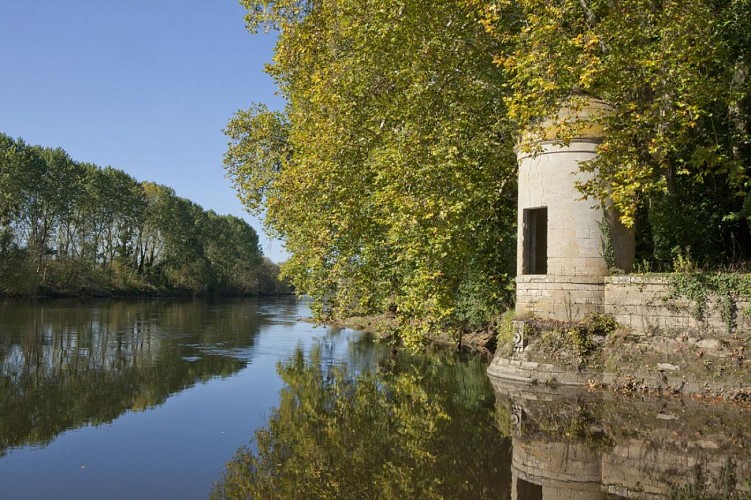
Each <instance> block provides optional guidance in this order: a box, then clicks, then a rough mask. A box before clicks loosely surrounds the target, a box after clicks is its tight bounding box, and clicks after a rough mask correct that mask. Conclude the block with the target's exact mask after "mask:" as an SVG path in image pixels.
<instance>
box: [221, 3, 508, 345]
mask: <svg viewBox="0 0 751 500" xmlns="http://www.w3.org/2000/svg"><path fill="white" fill-rule="evenodd" d="M243 3H244V5H245V6H246V7H247V8H248V10H249V13H248V17H247V20H248V24H249V27H250V28H251V30H254V29H260V28H262V27H265V28H274V29H280V30H281V31H280V37H279V42H278V44H277V47H276V52H275V56H274V63H273V64H272V65H271V66H270V69H269V72H270V73H271V74H272V76H274V78H275V79H276V80H277V82H278V84H279V86H280V88H281V90H282V93H283V94H284V96H285V97H286V99H287V102H288V106H287V108H286V110H285V113H284V114H279V113H271V112H269V111H268V110H265V109H263V108H259V107H253V108H251V109H250V110H249V111H247V112H240V113H238V115H236V117H235V118H234V119H233V120H232V121H231V122H230V124H229V126H228V127H227V132H228V134H229V136H230V139H231V143H230V149H229V152H228V154H227V168H228V172H229V175H230V177H232V178H233V180H234V181H235V184H236V186H237V187H238V189H239V191H240V196H241V198H242V199H244V200H246V201H248V202H249V203H248V204H249V206H250V208H251V209H254V208H255V209H261V210H264V211H265V212H264V213H265V216H266V220H267V223H268V225H269V226H270V227H271V228H272V229H273V230H275V231H276V232H277V234H279V235H280V236H282V237H284V239H285V242H286V246H287V248H288V249H289V250H290V252H291V257H290V259H289V261H288V262H287V263H286V264H285V266H284V267H283V272H284V273H285V274H286V275H287V276H289V277H290V279H291V280H292V282H293V283H294V285H295V286H296V287H297V289H298V290H299V291H301V292H303V293H307V294H309V295H311V296H312V297H313V298H314V299H315V300H316V305H317V307H318V313H324V312H329V313H331V314H348V313H352V312H353V311H364V312H373V311H385V310H392V311H396V312H398V313H399V314H400V315H401V316H402V317H404V318H416V319H417V320H418V321H415V322H411V323H410V324H411V325H412V326H414V327H415V328H414V331H412V333H414V334H415V335H412V336H411V337H410V338H412V339H413V340H419V338H420V337H421V333H423V332H424V330H425V329H427V328H430V327H431V326H435V325H443V324H444V323H445V322H447V321H454V320H456V319H457V318H458V317H459V316H460V315H461V313H462V311H460V310H459V309H458V308H457V304H459V303H461V301H460V300H459V296H460V295H461V294H462V293H465V292H466V293H468V292H469V291H472V293H475V292H477V291H478V290H479V289H480V288H479V287H476V286H470V284H469V283H468V282H469V281H474V282H489V283H492V284H493V285H494V286H492V287H488V288H486V289H485V290H484V292H487V293H483V294H482V296H478V297H475V299H476V301H475V302H484V303H485V304H493V307H495V308H496V309H497V308H498V307H499V304H500V303H501V302H502V300H503V298H504V293H505V289H506V288H505V285H506V284H507V283H508V282H509V279H510V278H509V272H510V269H511V268H512V262H513V253H514V250H513V249H514V248H515V243H514V234H515V231H514V222H515V215H514V210H513V208H512V207H513V206H514V205H515V159H514V155H513V150H512V147H513V134H512V130H511V129H510V127H509V122H508V121H507V120H505V115H506V113H505V108H504V103H503V101H502V97H503V85H504V84H505V80H504V76H503V72H502V71H501V70H500V69H498V68H496V67H494V66H493V64H492V57H493V54H494V53H495V52H497V51H498V50H500V49H501V46H500V45H499V44H498V43H497V42H496V41H495V40H494V39H493V38H492V37H490V36H489V35H488V34H487V33H485V31H484V30H483V28H482V26H481V25H480V24H479V22H478V17H477V15H476V14H475V13H474V11H473V10H472V9H471V8H469V7H467V6H465V5H464V4H463V3H460V2H455V1H449V2H429V3H427V4H426V3H425V2H420V1H417V0H407V1H396V0H369V1H365V2H362V1H354V0H349V1H333V0H323V1H320V2H295V1H285V2H269V1H245V2H243ZM259 203H261V204H259ZM468 269H471V270H472V272H467V270H468Z"/></svg>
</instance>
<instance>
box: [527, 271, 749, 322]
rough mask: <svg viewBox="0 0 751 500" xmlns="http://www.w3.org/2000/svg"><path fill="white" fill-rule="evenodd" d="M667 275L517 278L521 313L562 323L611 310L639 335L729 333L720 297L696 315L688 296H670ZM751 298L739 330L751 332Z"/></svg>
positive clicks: (741, 315)
mask: <svg viewBox="0 0 751 500" xmlns="http://www.w3.org/2000/svg"><path fill="white" fill-rule="evenodd" d="M669 292H670V283H669V278H668V277H665V276H638V275H625V276H607V277H604V278H598V277H594V276H593V277H587V276H571V277H568V276H551V275H521V276H518V277H517V280H516V301H517V303H516V313H517V315H518V316H520V317H524V316H538V317H541V318H550V319H557V320H563V321H571V320H581V319H583V318H584V317H585V316H586V315H587V314H589V313H605V314H612V315H613V316H614V317H615V319H616V321H618V323H620V324H621V325H623V326H626V327H629V328H631V330H632V331H633V333H636V334H650V333H655V332H657V331H673V330H681V331H687V332H688V331H694V332H696V331H707V332H716V333H726V332H727V324H726V322H725V320H724V319H723V318H722V315H721V313H720V310H721V308H720V306H719V304H718V303H717V299H716V298H710V299H709V303H708V306H707V310H706V315H705V318H703V319H702V320H698V319H696V318H695V317H694V315H693V314H692V310H693V307H694V304H693V303H691V302H690V301H688V300H686V299H667V297H668V294H669ZM748 305H749V303H748V302H743V301H739V302H738V303H737V310H738V316H737V320H736V321H737V331H738V332H751V317H750V316H749V315H747V314H744V313H743V311H744V309H746V308H747V307H748Z"/></svg>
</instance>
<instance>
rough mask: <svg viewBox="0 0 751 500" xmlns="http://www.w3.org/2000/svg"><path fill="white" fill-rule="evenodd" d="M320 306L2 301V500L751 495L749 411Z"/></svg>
mask: <svg viewBox="0 0 751 500" xmlns="http://www.w3.org/2000/svg"><path fill="white" fill-rule="evenodd" d="M309 315H310V312H309V310H308V308H307V306H306V304H305V302H303V301H299V300H297V299H295V298H291V297H284V298H274V299H243V300H225V301H201V300H168V299H161V300H52V301H39V302H28V301H24V302H21V301H6V302H2V303H0V485H2V487H1V488H2V489H0V497H2V498H4V499H5V498H10V499H16V498H18V499H27V498H54V499H67V498H71V499H73V498H75V499H86V498H107V499H117V498H159V499H161V498H207V497H209V496H213V497H216V498H222V497H227V498H239V497H255V498H462V499H464V498H514V499H542V498H545V499H549V498H571V497H577V498H619V497H639V498H641V497H644V498H651V497H655V498H659V497H662V496H663V495H672V496H673V497H676V498H713V497H717V495H721V497H727V498H731V497H733V496H736V497H737V498H746V497H747V496H748V495H749V491H751V482H749V477H751V459H750V458H749V452H748V451H746V450H747V449H748V447H749V446H750V445H751V442H748V440H749V436H751V432H750V431H751V429H750V428H751V418H749V416H750V415H751V414H749V412H748V410H747V408H745V407H739V406H728V405H708V404H707V403H706V402H695V401H683V400H669V399H660V398H652V399H650V398H649V397H647V396H643V395H636V396H631V397H628V398H623V397H616V396H612V395H605V394H603V393H588V392H586V391H562V390H558V389H553V388H548V387H529V386H527V387H518V386H514V385H513V384H506V383H503V382H500V381H497V380H493V381H492V384H491V380H490V379H488V377H487V376H486V374H485V369H486V365H485V363H484V362H482V361H480V360H478V359H473V358H467V359H459V358H457V357H456V356H453V355H447V354H445V353H441V352H426V353H424V354H421V355H419V356H410V355H408V354H407V353H404V352H401V351H396V350H394V349H392V348H390V347H389V346H385V345H380V344H375V343H373V342H372V341H371V340H370V339H368V337H367V336H365V335H362V334H360V333H358V332H354V331H351V330H347V329H332V328H324V327H318V326H315V325H313V324H311V323H308V322H305V321H301V318H305V317H307V316H309ZM681 495H683V496H681ZM700 495H705V496H703V497H701V496H700Z"/></svg>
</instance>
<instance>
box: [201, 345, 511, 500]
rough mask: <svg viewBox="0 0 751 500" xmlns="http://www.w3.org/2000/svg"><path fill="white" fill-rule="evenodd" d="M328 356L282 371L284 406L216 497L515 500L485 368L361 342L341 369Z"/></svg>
mask: <svg viewBox="0 0 751 500" xmlns="http://www.w3.org/2000/svg"><path fill="white" fill-rule="evenodd" d="M321 349H322V348H321V347H319V348H317V349H314V350H313V351H312V353H311V354H310V356H309V357H306V356H305V355H304V353H303V352H302V351H301V350H298V352H297V353H296V354H295V355H294V356H293V357H292V358H290V359H289V360H288V361H286V362H284V363H280V364H279V365H278V368H277V369H278V372H279V374H280V376H281V378H282V380H283V381H284V389H283V390H282V394H281V398H280V402H279V405H278V407H277V408H276V409H275V410H274V411H273V414H272V415H271V417H270V419H269V421H268V423H267V424H266V426H264V427H263V428H261V429H260V430H258V431H256V433H255V438H254V440H253V442H252V443H251V445H250V446H249V447H244V448H241V449H240V450H239V451H238V452H237V454H236V455H235V457H234V458H233V460H231V461H230V462H229V463H228V464H227V468H226V471H225V473H224V476H223V477H222V480H221V482H219V483H218V484H217V485H216V486H215V488H214V491H213V495H212V496H213V497H215V498H508V496H509V491H510V489H509V488H510V477H509V458H510V450H509V446H508V445H509V441H508V440H507V439H504V438H503V437H502V436H501V434H500V433H499V432H498V430H497V428H496V424H495V421H494V405H495V398H494V396H493V391H492V389H491V387H490V384H489V382H488V379H487V376H486V375H485V370H486V365H485V364H484V363H482V362H480V361H477V360H470V361H461V360H457V359H456V358H455V357H454V358H452V357H451V356H446V355H442V354H440V353H436V354H430V355H423V356H420V357H410V356H408V355H406V354H403V353H399V354H394V353H392V352H391V351H389V350H386V349H374V348H373V347H372V346H367V345H365V343H363V342H356V343H354V344H352V346H351V349H352V350H353V352H352V353H351V355H350V356H349V359H350V362H349V363H348V364H346V365H345V364H333V363H326V362H322V361H321V359H322V352H321ZM358 352H359V354H363V355H365V356H366V357H367V359H368V361H367V362H365V363H361V362H358V361H357V360H358V359H361V358H362V356H360V355H358ZM374 352H377V355H374V354H373V353H374Z"/></svg>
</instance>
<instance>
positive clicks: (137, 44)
mask: <svg viewBox="0 0 751 500" xmlns="http://www.w3.org/2000/svg"><path fill="white" fill-rule="evenodd" d="M244 13H245V10H244V8H243V7H242V6H240V5H239V3H238V2H237V0H127V1H107V0H105V1H102V0H66V1H63V0H2V2H1V4H0V47H2V48H3V55H2V63H0V132H5V133H6V134H9V135H11V136H13V137H22V138H23V139H25V140H26V141H27V142H28V143H31V144H40V145H42V146H49V147H62V148H63V149H65V150H66V151H67V152H68V153H69V154H70V155H71V156H72V157H73V159H74V160H78V161H85V162H91V163H95V164H97V165H100V166H107V165H111V166H113V167H115V168H119V169H121V170H124V171H126V172H128V173H129V174H130V175H132V176H133V177H135V178H136V179H138V180H149V181H154V182H158V183H160V184H165V185H167V186H170V187H172V188H174V189H175V191H176V192H177V194H178V195H179V196H183V197H185V198H189V199H191V200H193V201H195V202H196V203H199V204H200V205H202V206H203V207H204V208H205V209H207V210H208V209H213V210H214V211H216V212H218V213H220V214H234V215H239V216H244V217H245V218H246V220H248V221H249V222H250V223H251V224H252V225H253V226H254V227H255V228H256V230H257V231H258V233H259V236H260V237H261V243H262V247H263V251H264V254H266V255H267V256H269V257H270V258H271V259H272V260H274V261H277V262H279V261H280V260H284V259H285V258H286V254H285V252H284V248H283V246H282V244H281V242H279V241H270V240H269V239H268V238H267V237H265V235H264V234H263V231H262V226H261V223H260V222H259V221H258V220H257V219H255V218H253V217H251V216H249V215H247V214H245V213H244V212H243V208H242V205H241V204H240V202H239V201H238V200H237V198H236V196H235V192H234V191H233V190H232V188H231V186H230V183H229V181H228V180H227V179H225V178H224V170H223V168H222V155H223V153H224V151H225V149H226V142H227V140H226V138H225V137H224V135H223V134H222V128H223V127H224V126H225V125H226V123H227V121H228V120H229V119H230V117H231V116H232V114H233V113H234V112H235V111H237V110H238V109H241V108H246V107H248V105H249V104H250V103H251V102H262V103H265V104H267V105H268V106H269V107H271V108H272V109H280V108H281V107H282V106H283V104H284V103H283V101H282V99H281V98H280V97H279V96H277V95H275V91H276V88H275V86H274V83H273V81H272V80H271V79H270V78H269V77H268V76H267V75H266V74H264V73H263V66H264V64H265V63H267V62H269V61H270V60H271V56H272V50H273V46H274V42H275V38H274V37H273V36H266V35H250V34H249V33H248V32H247V31H245V26H244V21H243V15H244Z"/></svg>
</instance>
